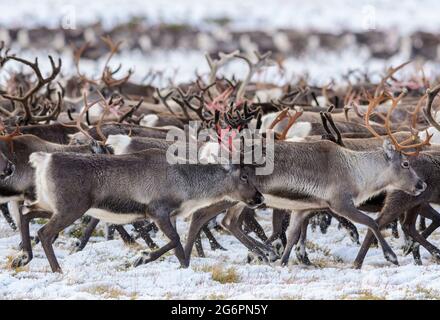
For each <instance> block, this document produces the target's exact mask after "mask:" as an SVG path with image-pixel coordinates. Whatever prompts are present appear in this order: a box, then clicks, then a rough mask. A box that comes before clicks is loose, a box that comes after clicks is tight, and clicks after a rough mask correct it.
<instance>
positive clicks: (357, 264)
mask: <svg viewBox="0 0 440 320" xmlns="http://www.w3.org/2000/svg"><path fill="white" fill-rule="evenodd" d="M353 268H355V269H357V270H360V269H361V268H362V262H358V261H355V262H353Z"/></svg>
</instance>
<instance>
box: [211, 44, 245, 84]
mask: <svg viewBox="0 0 440 320" xmlns="http://www.w3.org/2000/svg"><path fill="white" fill-rule="evenodd" d="M238 54H239V51H238V50H235V51H233V52H231V53H224V52H219V54H218V56H219V59H215V60H213V59H212V58H211V57H210V56H209V54H205V58H206V61H207V62H208V65H209V69H211V72H210V74H209V81H208V83H213V82H215V80H216V78H217V71H218V69H220V68H221V67H222V66H224V65H226V64H227V63H228V62H229V61H231V60H232V59H234V58H235V57H237V55H238Z"/></svg>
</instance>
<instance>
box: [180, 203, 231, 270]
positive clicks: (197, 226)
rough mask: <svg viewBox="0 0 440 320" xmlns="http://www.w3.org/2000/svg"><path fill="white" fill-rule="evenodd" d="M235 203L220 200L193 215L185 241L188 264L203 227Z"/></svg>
mask: <svg viewBox="0 0 440 320" xmlns="http://www.w3.org/2000/svg"><path fill="white" fill-rule="evenodd" d="M232 205H233V204H232V203H230V202H227V201H220V202H217V203H214V204H212V205H210V206H208V207H205V208H202V209H199V210H197V211H196V212H194V213H193V215H192V217H191V223H190V225H189V230H188V236H187V239H186V243H185V259H186V264H188V265H189V262H190V259H191V251H192V248H193V246H194V242H195V241H196V238H197V236H198V234H199V233H200V230H201V229H202V227H203V226H204V225H205V224H206V223H208V222H209V221H210V220H211V219H213V218H215V217H216V216H218V215H219V214H220V213H222V212H223V211H224V210H226V209H228V208H229V207H231V206H232Z"/></svg>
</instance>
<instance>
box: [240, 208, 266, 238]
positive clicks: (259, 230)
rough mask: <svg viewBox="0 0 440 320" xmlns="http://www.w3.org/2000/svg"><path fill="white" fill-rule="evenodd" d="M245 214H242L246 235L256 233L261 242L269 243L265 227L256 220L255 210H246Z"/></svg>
mask: <svg viewBox="0 0 440 320" xmlns="http://www.w3.org/2000/svg"><path fill="white" fill-rule="evenodd" d="M243 211H244V212H243V213H242V217H243V219H242V220H243V222H244V223H243V227H244V230H245V232H246V233H250V232H254V233H255V234H256V235H257V237H258V238H260V239H261V241H264V242H265V241H267V236H266V233H265V232H264V229H263V227H262V226H261V225H260V224H259V223H258V221H257V219H255V210H252V209H250V208H244V210H243ZM243 214H244V216H243Z"/></svg>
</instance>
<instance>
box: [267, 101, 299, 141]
mask: <svg viewBox="0 0 440 320" xmlns="http://www.w3.org/2000/svg"><path fill="white" fill-rule="evenodd" d="M302 114H303V111H302V110H301V111H297V110H295V114H294V115H293V116H291V115H290V114H289V109H288V108H285V109H284V110H283V111H281V112H280V113H279V114H278V116H277V117H276V118H275V120H274V121H272V123H271V124H270V126H269V129H270V130H272V129H273V128H274V127H275V126H276V125H277V124H278V123H279V122H280V121H282V120H283V119H284V118H286V117H288V118H289V122H288V123H287V126H286V127H285V128H284V130H283V132H281V133H280V134H277V139H278V140H284V139H286V135H287V132H289V129H290V128H291V127H292V126H293V125H294V124H295V122H296V120H298V118H299V117H300V116H301V115H302Z"/></svg>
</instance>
